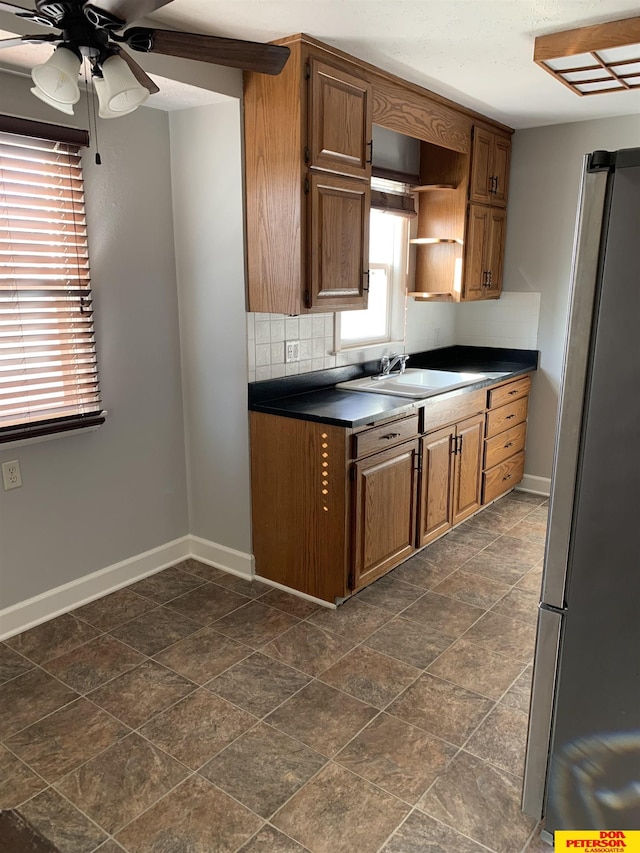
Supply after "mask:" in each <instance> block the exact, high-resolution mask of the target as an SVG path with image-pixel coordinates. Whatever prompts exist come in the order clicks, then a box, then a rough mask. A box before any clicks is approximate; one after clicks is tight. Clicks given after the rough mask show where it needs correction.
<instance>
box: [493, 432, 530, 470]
mask: <svg viewBox="0 0 640 853" xmlns="http://www.w3.org/2000/svg"><path fill="white" fill-rule="evenodd" d="M526 434H527V425H526V423H524V424H518V426H514V427H511V429H508V430H505V431H504V432H501V433H500V435H495V436H494V437H493V438H488V439H487V440H486V441H485V443H484V467H485V468H493V466H494V465H498V463H500V462H504V460H505V459H508V458H509V457H510V456H513V455H514V454H515V453H519V452H520V451H521V450H524V441H525V437H526Z"/></svg>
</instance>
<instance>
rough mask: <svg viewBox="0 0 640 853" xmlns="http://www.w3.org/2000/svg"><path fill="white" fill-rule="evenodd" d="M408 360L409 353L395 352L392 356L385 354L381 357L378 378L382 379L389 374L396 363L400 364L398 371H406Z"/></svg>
mask: <svg viewBox="0 0 640 853" xmlns="http://www.w3.org/2000/svg"><path fill="white" fill-rule="evenodd" d="M408 361H409V356H408V355H398V354H397V353H394V354H393V355H391V356H386V355H383V356H382V358H381V359H380V375H379V377H378V378H379V379H382V378H383V377H384V376H388V375H389V374H390V373H391V371H392V370H393V368H394V367H395V366H396V364H398V365H400V367H399V369H398V373H404V369H405V367H406V366H407V362H408Z"/></svg>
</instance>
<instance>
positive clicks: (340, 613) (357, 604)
mask: <svg viewBox="0 0 640 853" xmlns="http://www.w3.org/2000/svg"><path fill="white" fill-rule="evenodd" d="M391 618H392V617H391V614H390V613H389V611H388V610H381V609H380V608H379V607H372V606H371V605H370V604H366V602H364V601H361V600H360V598H359V597H356V598H351V599H349V601H346V602H345V603H344V604H342V605H340V607H338V608H336V609H335V610H328V609H326V608H323V609H322V610H320V611H319V612H318V613H315V614H314V615H313V616H311V618H310V619H309V622H311V623H312V624H313V625H316V626H317V627H318V628H324V630H325V631H331V633H332V634H338V636H340V637H347V639H349V640H354V641H355V642H356V643H359V642H361V641H362V640H365V639H366V638H367V637H369V636H370V635H371V634H373V632H374V631H377V630H378V628H380V627H381V626H382V625H384V623H385V622H388V621H389V619H391Z"/></svg>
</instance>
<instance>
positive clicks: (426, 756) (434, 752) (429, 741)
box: [334, 714, 457, 805]
mask: <svg viewBox="0 0 640 853" xmlns="http://www.w3.org/2000/svg"><path fill="white" fill-rule="evenodd" d="M456 752H457V747H455V746H452V745H451V744H448V743H445V742H444V741H442V740H440V739H439V738H436V737H433V735H430V734H427V733H426V732H423V731H422V730H421V729H417V728H416V727H415V726H410V725H409V724H408V723H405V722H403V721H402V720H398V719H396V718H395V717H390V716H388V715H387V714H382V715H381V716H380V717H376V719H375V720H373V721H372V722H371V723H369V725H368V726H367V728H366V729H365V730H364V731H363V732H360V734H359V735H358V736H357V737H356V738H354V740H352V741H351V743H349V744H347V746H345V748H344V749H343V750H342V752H339V753H338V755H337V756H336V758H335V759H334V760H335V761H336V762H337V763H338V764H341V765H342V766H343V767H346V768H347V770H351V771H352V772H353V773H356V774H357V775H358V776H363V777H364V778H365V779H367V780H368V781H369V782H373V783H374V784H375V785H378V787H380V788H384V790H385V791H388V792H389V793H390V794H395V796H396V797H399V798H400V799H401V800H405V801H406V802H408V803H411V804H412V805H413V804H414V803H415V802H416V801H417V800H418V799H419V798H420V797H421V796H422V794H424V792H425V791H426V790H427V788H428V787H429V785H431V784H432V782H434V781H435V779H436V778H437V777H438V776H439V774H440V773H441V772H442V771H443V770H444V769H445V767H446V766H447V764H448V763H449V762H450V761H451V759H452V758H453V756H454V755H455V754H456Z"/></svg>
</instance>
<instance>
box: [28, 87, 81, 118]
mask: <svg viewBox="0 0 640 853" xmlns="http://www.w3.org/2000/svg"><path fill="white" fill-rule="evenodd" d="M31 94H32V95H35V96H36V98H40V100H41V101H44V103H45V104H48V105H49V106H50V107H53V108H54V109H55V110H60V112H61V113H65V114H66V115H68V116H72V115H73V107H72V106H71V104H63V103H61V102H60V101H54V100H53V98H50V97H49V96H48V95H46V94H45V93H44V92H43V91H42V89H38V87H37V86H34V87H33V89H31Z"/></svg>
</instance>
